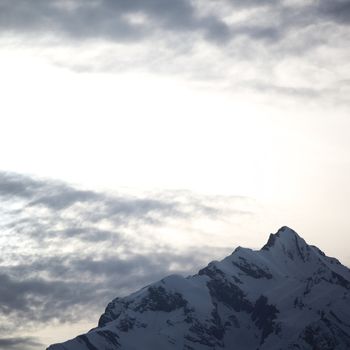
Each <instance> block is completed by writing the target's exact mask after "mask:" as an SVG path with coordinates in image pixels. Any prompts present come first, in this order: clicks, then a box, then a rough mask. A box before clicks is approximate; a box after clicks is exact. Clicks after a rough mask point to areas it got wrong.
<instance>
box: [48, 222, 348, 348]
mask: <svg viewBox="0 0 350 350" xmlns="http://www.w3.org/2000/svg"><path fill="white" fill-rule="evenodd" d="M114 349H125V350H141V349H142V350H156V349H161V350H175V349H184V350H185V349H186V350H209V349H230V350H249V349H252V350H267V349H268V350H280V349H282V350H288V349H303V350H323V349H325V350H326V349H327V350H331V349H337V350H345V349H350V270H349V269H348V268H347V267H345V266H343V265H341V264H340V263H339V261H338V260H336V259H334V258H330V257H327V256H325V254H324V253H323V252H322V251H321V250H319V249H318V248H316V247H314V246H310V245H308V244H307V243H306V242H305V241H304V240H303V239H302V238H301V237H300V236H298V234H297V233H296V232H294V231H293V230H292V229H290V228H288V227H282V228H281V229H280V230H279V231H278V232H277V233H276V234H271V235H270V238H269V240H268V242H267V244H266V245H265V246H264V247H263V248H262V249H261V250H258V251H255V250H251V249H247V248H241V247H238V248H237V249H236V250H235V251H234V252H233V253H232V254H231V255H230V256H228V257H226V258H225V259H223V260H222V261H220V262H217V261H214V262H211V263H210V264H209V265H208V266H207V267H205V268H204V269H202V270H200V271H199V272H198V274H196V275H194V276H190V277H187V278H184V277H182V276H178V275H172V276H168V277H166V278H164V279H162V280H161V281H159V282H156V283H154V284H152V285H150V286H147V287H145V288H143V289H141V290H140V291H138V292H136V293H133V294H131V295H129V296H127V297H125V298H116V299H114V300H113V301H112V302H111V303H109V304H108V306H107V308H106V310H105V313H104V314H103V315H102V316H101V318H100V320H99V324H98V327H97V328H94V329H93V330H91V331H89V332H88V333H86V334H83V335H79V336H78V337H76V338H74V339H72V340H68V341H66V342H64V343H61V344H54V345H51V346H50V347H49V348H48V350H114Z"/></svg>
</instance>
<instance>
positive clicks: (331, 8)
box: [317, 0, 350, 25]
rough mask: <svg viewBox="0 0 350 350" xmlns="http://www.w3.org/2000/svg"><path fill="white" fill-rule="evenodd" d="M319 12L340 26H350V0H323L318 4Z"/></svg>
mask: <svg viewBox="0 0 350 350" xmlns="http://www.w3.org/2000/svg"><path fill="white" fill-rule="evenodd" d="M317 8H318V12H319V14H320V15H322V16H324V17H325V18H328V19H331V20H333V21H335V22H338V23H339V24H344V25H349V24H350V1H349V0H322V1H319V2H318V7H317Z"/></svg>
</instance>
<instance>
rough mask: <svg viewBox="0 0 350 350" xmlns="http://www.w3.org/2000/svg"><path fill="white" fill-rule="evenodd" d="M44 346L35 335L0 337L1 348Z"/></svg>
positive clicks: (3, 349) (22, 348)
mask: <svg viewBox="0 0 350 350" xmlns="http://www.w3.org/2000/svg"><path fill="white" fill-rule="evenodd" d="M43 346H44V345H43V344H41V343H40V342H39V341H38V340H36V338H33V337H13V338H0V350H27V349H28V350H31V349H33V348H34V347H35V348H38V347H43Z"/></svg>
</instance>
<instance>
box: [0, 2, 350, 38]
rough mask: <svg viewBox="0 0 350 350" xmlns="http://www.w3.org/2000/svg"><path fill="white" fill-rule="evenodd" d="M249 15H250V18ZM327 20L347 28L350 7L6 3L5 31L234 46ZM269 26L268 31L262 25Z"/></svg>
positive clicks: (1, 9)
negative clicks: (242, 38) (178, 38)
mask: <svg viewBox="0 0 350 350" xmlns="http://www.w3.org/2000/svg"><path fill="white" fill-rule="evenodd" d="M240 11H245V13H246V14H247V13H248V15H245V16H244V18H245V20H244V22H243V21H235V22H234V23H231V22H230V21H228V20H227V18H226V17H227V15H228V14H229V13H231V14H232V15H235V14H236V13H239V12H240ZM247 11H248V12H247ZM325 17H327V19H328V20H333V21H334V22H336V23H343V24H347V23H348V21H349V4H348V3H347V2H346V1H342V0H337V1H329V0H324V1H321V2H317V1H313V2H311V3H310V2H307V3H305V4H304V5H301V3H300V2H296V3H295V4H293V3H291V2H289V4H285V3H284V2H283V1H279V0H265V1H257V0H250V1H240V0H227V1H221V2H217V1H211V2H206V1H196V2H189V1H186V0H176V1H171V2H169V1H164V0H137V1H123V0H114V1H112V0H100V1H94V0H87V1H81V0H70V1H43V0H31V1H27V0H19V1H17V2H16V6H13V3H12V1H10V0H3V1H2V2H1V4H0V28H1V29H2V31H3V32H5V33H11V32H12V33H17V34H24V33H33V34H34V33H35V34H38V33H39V34H42V35H48V34H49V35H53V36H58V37H60V36H63V37H66V38H69V39H75V40H89V39H92V40H94V39H105V40H107V41H113V42H121V43H127V42H130V43H133V42H138V41H142V40H145V39H150V40H152V38H154V37H155V36H158V35H159V34H160V35H161V36H163V37H164V36H166V35H167V34H176V35H182V34H185V35H194V36H197V37H198V38H202V39H203V40H207V41H209V42H212V43H222V42H228V41H230V40H232V39H235V38H236V37H237V36H239V35H246V36H249V37H251V38H253V39H255V40H260V39H268V40H273V41H278V40H280V39H282V37H283V36H284V35H283V34H284V33H285V32H286V28H287V29H292V28H294V29H295V28H298V27H300V26H301V25H302V26H307V25H309V24H310V22H309V21H310V20H311V21H312V22H313V23H315V22H319V21H323V20H324V18H325ZM262 20H263V21H265V25H259V23H262Z"/></svg>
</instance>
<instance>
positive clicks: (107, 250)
mask: <svg viewBox="0 0 350 350" xmlns="http://www.w3.org/2000/svg"><path fill="white" fill-rule="evenodd" d="M0 197H1V200H2V203H3V205H2V209H1V213H0V225H1V237H0V245H1V247H2V252H3V253H2V256H1V258H0V320H1V321H2V322H1V323H2V324H4V325H6V327H4V328H3V329H0V349H2V348H11V349H12V348H13V349H17V348H18V349H19V348H21V349H31V348H32V347H33V346H35V345H36V341H35V339H31V338H25V337H20V338H16V337H15V336H14V335H16V334H17V332H21V331H22V332H23V331H24V329H26V330H28V329H30V328H31V327H36V328H38V327H41V326H40V325H44V324H45V325H47V324H50V323H54V322H56V323H57V322H58V323H61V322H76V321H79V320H82V319H84V317H88V316H91V315H96V319H97V315H98V313H101V311H102V310H103V308H104V307H105V305H106V304H107V302H108V301H110V300H111V299H112V298H114V297H116V296H117V295H124V294H126V293H128V292H131V291H133V290H135V289H137V288H140V287H142V286H144V285H145V284H148V283H150V282H152V281H155V280H157V279H160V278H162V277H164V275H167V274H169V273H176V272H186V273H188V272H194V271H195V269H196V268H198V267H199V266H201V265H202V264H204V263H205V262H207V261H208V260H209V259H210V258H213V257H214V256H215V255H219V256H223V255H224V254H226V253H227V252H229V250H230V247H222V246H217V248H216V249H215V246H214V248H213V247H211V248H210V249H209V245H206V243H205V237H207V236H208V233H205V232H204V231H201V230H202V229H203V227H204V226H203V227H202V229H201V226H200V225H199V226H198V231H197V232H196V233H191V232H190V231H189V229H190V228H191V225H193V224H194V223H197V224H198V223H200V221H201V220H205V222H204V225H205V224H207V223H208V222H210V221H215V220H217V219H220V218H221V219H222V218H223V217H229V216H231V217H235V218H241V217H251V216H252V213H250V212H249V211H248V210H247V203H248V204H249V200H248V199H245V198H242V197H220V196H218V197H205V196H198V195H195V194H193V193H190V192H187V191H168V192H166V191H165V192H162V193H153V194H150V193H149V194H143V195H139V196H135V195H132V194H130V193H129V194H127V193H119V194H116V193H115V194H106V193H103V192H96V191H91V190H85V189H78V188H75V187H74V186H71V185H68V184H65V183H62V182H58V181H52V180H43V179H36V178H32V177H29V176H23V175H18V174H14V173H6V172H2V173H0ZM248 206H249V205H248ZM168 231H170V232H171V233H170V236H169V233H168ZM186 235H187V236H188V237H187V238H188V242H187V244H186V243H185V244H183V243H181V244H180V245H179V244H178V243H176V241H177V240H179V241H180V242H183V241H186V239H185V236H186ZM201 239H204V242H203V241H201ZM197 251H200V252H201V254H200V255H199V254H197ZM15 330H16V332H15ZM19 334H20V333H19ZM1 335H2V338H1ZM6 344H7V345H6ZM1 346H2V347H1Z"/></svg>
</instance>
